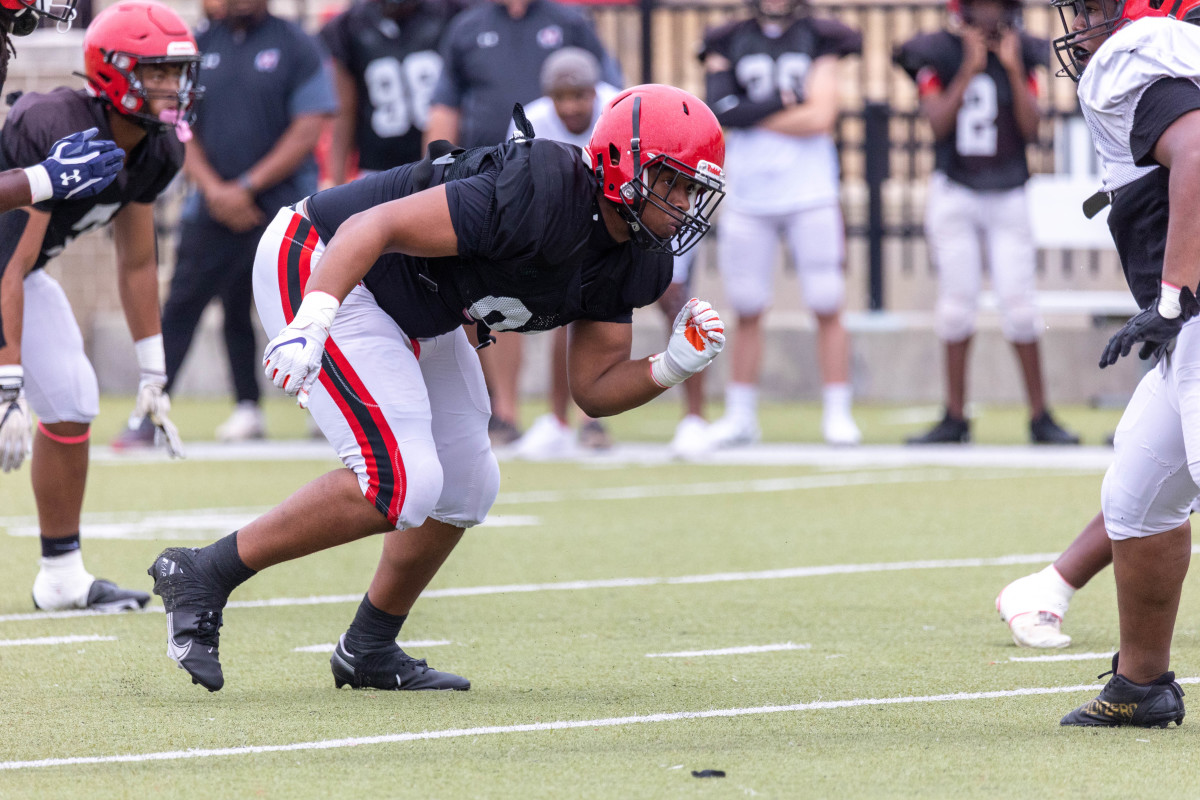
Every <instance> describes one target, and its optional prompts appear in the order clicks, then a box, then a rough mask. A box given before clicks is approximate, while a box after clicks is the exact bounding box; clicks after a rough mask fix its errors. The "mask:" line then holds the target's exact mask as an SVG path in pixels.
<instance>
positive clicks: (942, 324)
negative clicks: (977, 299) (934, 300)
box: [936, 295, 975, 342]
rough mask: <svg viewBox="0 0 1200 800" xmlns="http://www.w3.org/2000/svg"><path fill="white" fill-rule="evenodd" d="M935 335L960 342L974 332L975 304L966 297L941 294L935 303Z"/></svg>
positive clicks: (949, 340)
mask: <svg viewBox="0 0 1200 800" xmlns="http://www.w3.org/2000/svg"><path fill="white" fill-rule="evenodd" d="M936 327H937V335H938V338H939V339H941V340H942V341H944V342H961V341H963V340H964V339H968V338H970V337H971V335H972V334H974V333H975V304H974V303H973V302H970V301H968V300H967V299H966V298H962V297H958V296H955V295H943V296H942V297H940V298H938V304H937V322H936Z"/></svg>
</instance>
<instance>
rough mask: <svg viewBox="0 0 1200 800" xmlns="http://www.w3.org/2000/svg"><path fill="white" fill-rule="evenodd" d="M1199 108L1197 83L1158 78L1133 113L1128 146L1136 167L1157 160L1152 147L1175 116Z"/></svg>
mask: <svg viewBox="0 0 1200 800" xmlns="http://www.w3.org/2000/svg"><path fill="white" fill-rule="evenodd" d="M1198 108H1200V87H1197V86H1196V84H1195V83H1193V82H1192V81H1191V80H1189V79H1187V78H1160V79H1159V80H1156V81H1155V82H1154V83H1152V84H1150V88H1148V89H1146V91H1145V92H1144V93H1143V94H1142V99H1141V100H1139V101H1138V104H1137V110H1136V111H1134V113H1133V128H1132V129H1131V130H1130V132H1129V150H1130V152H1131V154H1132V155H1133V163H1134V164H1136V165H1137V166H1139V167H1151V166H1155V165H1157V164H1158V162H1157V161H1155V160H1154V147H1155V145H1157V144H1158V140H1159V137H1161V136H1162V135H1163V133H1164V132H1165V131H1166V130H1167V128H1169V127H1171V124H1172V123H1174V122H1175V120H1177V119H1179V118H1180V117H1182V116H1183V115H1184V114H1186V113H1188V112H1189V111H1195V110H1196V109H1198Z"/></svg>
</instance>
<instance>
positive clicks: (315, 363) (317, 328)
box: [263, 292, 341, 408]
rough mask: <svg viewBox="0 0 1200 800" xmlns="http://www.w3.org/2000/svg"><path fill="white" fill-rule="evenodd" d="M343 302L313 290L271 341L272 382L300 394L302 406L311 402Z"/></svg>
mask: <svg viewBox="0 0 1200 800" xmlns="http://www.w3.org/2000/svg"><path fill="white" fill-rule="evenodd" d="M340 305H341V303H340V302H339V301H338V299H337V298H336V297H334V296H333V295H331V294H328V293H326V292H309V293H308V294H306V295H305V296H304V301H303V302H302V303H300V308H299V309H297V311H296V316H295V317H294V318H293V319H292V321H291V322H290V323H288V325H287V327H285V328H284V329H283V330H281V331H280V332H279V335H278V336H276V337H275V338H274V339H272V340H271V341H270V343H269V344H267V352H266V353H265V354H264V355H263V370H264V371H265V372H266V373H267V378H268V379H270V381H271V383H273V384H275V385H276V386H278V387H279V388H280V389H283V391H285V392H286V393H288V394H289V395H295V396H296V402H297V403H298V404H299V405H300V407H301V408H306V407H307V406H308V393H309V391H310V390H311V389H312V386H313V384H314V383H316V382H317V378H318V377H320V375H321V357H322V356H323V355H324V354H325V341H326V340H327V339H328V338H329V328H330V326H332V325H333V317H334V315H335V314H337V310H338V307H339V306H340Z"/></svg>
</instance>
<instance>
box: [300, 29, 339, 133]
mask: <svg viewBox="0 0 1200 800" xmlns="http://www.w3.org/2000/svg"><path fill="white" fill-rule="evenodd" d="M302 37H303V42H302V44H304V45H307V46H306V47H303V48H302V47H300V46H299V45H298V46H297V47H296V50H297V58H296V65H295V70H296V78H295V79H294V80H293V83H292V90H291V94H290V95H288V115H289V116H290V117H292V119H295V118H296V117H298V116H300V115H302V114H332V113H334V112H336V111H337V110H338V102H337V92H336V91H335V90H334V88H333V73H332V69H333V68H332V67H331V66H330V65H329V63H328V62H327V61H326V59H325V52H324V50H322V48H321V46H320V44H318V42H317V40H315V39H312V38H310V37H309V36H308V35H307V34H302Z"/></svg>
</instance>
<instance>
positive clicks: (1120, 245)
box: [1108, 78, 1200, 308]
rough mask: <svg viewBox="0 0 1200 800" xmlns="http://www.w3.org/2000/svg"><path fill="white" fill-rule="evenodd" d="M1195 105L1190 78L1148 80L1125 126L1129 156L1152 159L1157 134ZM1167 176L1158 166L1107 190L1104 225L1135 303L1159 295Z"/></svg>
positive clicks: (1199, 101) (1139, 161) (1198, 96)
mask: <svg viewBox="0 0 1200 800" xmlns="http://www.w3.org/2000/svg"><path fill="white" fill-rule="evenodd" d="M1197 108H1200V88H1198V87H1197V86H1196V84H1195V83H1193V82H1192V80H1191V79H1189V78H1160V79H1159V80H1157V81H1155V82H1154V83H1152V84H1150V87H1149V88H1148V89H1147V90H1146V91H1145V93H1144V94H1142V97H1141V99H1140V100H1139V101H1138V104H1137V110H1136V111H1135V112H1134V117H1133V126H1132V128H1131V130H1130V132H1129V149H1130V155H1131V157H1132V160H1133V162H1134V163H1135V164H1136V165H1137V166H1140V167H1148V166H1154V165H1157V163H1158V162H1156V161H1155V160H1154V156H1153V151H1154V147H1155V145H1156V144H1158V139H1159V137H1160V136H1162V134H1163V132H1164V131H1165V130H1166V129H1167V128H1168V127H1170V125H1171V123H1173V122H1174V121H1175V120H1177V119H1179V118H1180V117H1182V116H1183V115H1184V114H1187V113H1189V112H1191V111H1194V110H1196V109H1197ZM1170 180H1171V173H1170V171H1169V170H1168V169H1167V168H1166V167H1161V166H1160V167H1158V169H1155V170H1152V171H1151V172H1149V173H1147V174H1146V175H1143V176H1142V177H1140V178H1138V179H1137V180H1135V181H1134V182H1133V183H1130V184H1127V185H1125V186H1122V187H1121V188H1119V189H1117V190H1116V191H1114V192H1113V194H1112V198H1113V202H1112V209H1111V210H1110V211H1109V213H1108V229H1109V231H1110V232H1111V233H1112V237H1113V242H1114V243H1115V244H1116V246H1117V253H1118V254H1119V255H1120V256H1121V268H1122V269H1123V270H1124V271H1125V280H1126V282H1128V284H1129V290H1130V291H1131V292H1133V297H1134V299H1135V300H1137V304H1138V307H1139V308H1147V307H1148V306H1149V305H1150V304H1151V303H1153V302H1154V301H1155V299H1157V297H1158V286H1159V283H1160V282H1161V280H1162V270H1163V257H1164V256H1165V255H1166V252H1167V222H1168V218H1169V216H1170V202H1169V198H1170ZM1196 288H1197V287H1195V286H1193V287H1192V290H1193V291H1195V290H1196Z"/></svg>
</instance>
